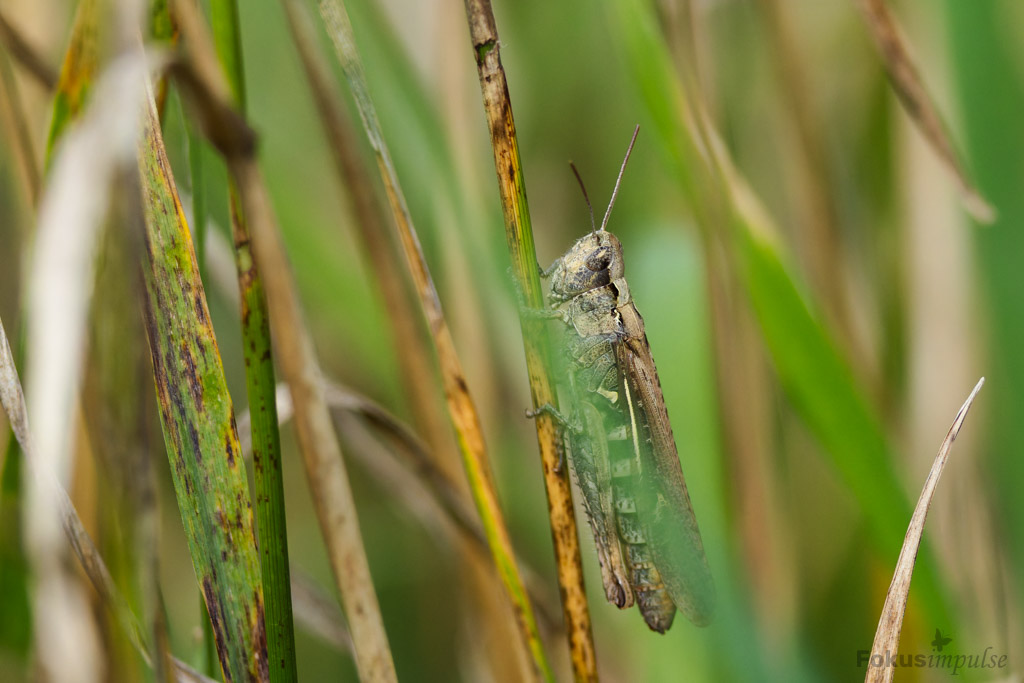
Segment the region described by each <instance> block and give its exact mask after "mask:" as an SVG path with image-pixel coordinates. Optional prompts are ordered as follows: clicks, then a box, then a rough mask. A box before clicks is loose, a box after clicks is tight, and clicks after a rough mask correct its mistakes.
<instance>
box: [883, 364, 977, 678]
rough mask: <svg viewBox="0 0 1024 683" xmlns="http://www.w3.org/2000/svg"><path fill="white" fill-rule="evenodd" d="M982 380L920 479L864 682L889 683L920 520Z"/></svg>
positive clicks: (921, 530)
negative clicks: (879, 662)
mask: <svg viewBox="0 0 1024 683" xmlns="http://www.w3.org/2000/svg"><path fill="white" fill-rule="evenodd" d="M984 383H985V378H984V377H982V378H981V379H980V380H978V383H977V384H976V385H975V386H974V390H973V391H971V395H970V396H968V397H967V400H966V401H964V404H963V405H962V406H960V410H959V411H957V414H956V417H955V418H953V424H952V426H951V427H950V428H949V432H947V433H946V438H945V439H943V440H942V445H941V446H939V452H938V454H936V456H935V461H934V463H933V464H932V468H931V470H930V471H929V472H928V477H927V478H926V479H925V481H924V487H923V488H922V489H921V495H920V497H919V498H918V499H917V505H916V506H915V507H914V514H913V516H912V517H911V518H910V526H909V527H908V528H907V535H906V537H905V538H904V540H903V548H902V549H901V550H900V556H899V559H898V560H897V561H896V570H895V571H894V572H893V576H892V583H891V584H890V585H889V592H888V593H887V594H886V596H885V605H884V606H883V607H882V614H881V616H880V617H879V619H878V629H877V630H876V631H875V640H874V642H873V643H872V644H871V655H872V659H874V658H875V657H876V656H880V657H881V659H882V661H883V665H882V666H875V665H873V664H870V663H869V665H868V667H867V673H866V674H865V676H864V681H865V683H889V681H892V678H893V675H894V674H895V667H894V666H886V665H884V662H885V661H887V660H889V658H890V656H895V654H896V652H897V649H898V648H899V644H900V631H901V630H902V628H903V614H904V612H906V609H907V595H908V594H909V593H910V579H911V577H912V576H913V574H914V563H915V561H916V560H917V551H918V549H919V548H920V546H921V536H922V535H923V534H924V523H925V520H926V519H927V518H928V509H929V508H930V507H931V504H932V498H933V497H934V496H935V488H936V486H938V484H939V477H941V476H942V470H943V469H944V468H945V467H946V462H947V461H948V460H949V452H950V450H952V448H953V442H954V441H956V436H957V434H959V433H960V428H961V427H963V424H964V420H966V419H967V411H969V410H970V409H971V405H972V404H973V403H974V398H975V396H977V395H978V392H979V391H980V390H981V386H982V385H983V384H984Z"/></svg>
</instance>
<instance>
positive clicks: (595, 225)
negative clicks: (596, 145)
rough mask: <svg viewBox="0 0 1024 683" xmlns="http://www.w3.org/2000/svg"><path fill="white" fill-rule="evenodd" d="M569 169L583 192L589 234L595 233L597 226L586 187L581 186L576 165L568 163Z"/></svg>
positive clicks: (581, 179)
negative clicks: (588, 211)
mask: <svg viewBox="0 0 1024 683" xmlns="http://www.w3.org/2000/svg"><path fill="white" fill-rule="evenodd" d="M569 168H571V169H572V172H573V175H575V176H576V182H578V183H579V184H580V189H581V190H583V199H584V200H586V202H587V208H588V209H590V232H597V224H595V223H594V205H593V204H591V203H590V197H588V196H587V187H586V185H584V184H583V178H581V177H580V172H579V171H577V170H576V164H574V163H572V162H571V161H570V162H569Z"/></svg>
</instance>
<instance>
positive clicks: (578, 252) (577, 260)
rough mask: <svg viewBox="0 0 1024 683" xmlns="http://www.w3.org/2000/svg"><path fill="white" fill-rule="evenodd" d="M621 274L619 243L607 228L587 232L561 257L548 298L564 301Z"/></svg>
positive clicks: (621, 263) (552, 277) (552, 276)
mask: <svg viewBox="0 0 1024 683" xmlns="http://www.w3.org/2000/svg"><path fill="white" fill-rule="evenodd" d="M622 274H623V262H622V245H621V244H620V243H619V239H618V238H617V237H616V236H615V235H613V234H611V233H610V232H608V231H606V230H595V231H593V232H589V233H587V234H586V235H584V236H583V237H581V238H579V239H578V240H576V244H574V245H572V247H571V248H570V249H569V251H567V252H566V253H565V255H564V256H562V258H561V262H560V263H559V265H558V267H557V268H555V271H554V273H552V275H551V298H552V300H556V301H567V300H569V299H571V298H573V297H574V296H577V295H579V294H582V293H583V292H587V291H589V290H591V289H596V288H598V287H604V286H605V285H607V284H609V283H610V282H611V281H612V280H616V279H618V278H621V277H622Z"/></svg>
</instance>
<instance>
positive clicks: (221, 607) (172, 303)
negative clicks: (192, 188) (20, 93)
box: [139, 103, 268, 681]
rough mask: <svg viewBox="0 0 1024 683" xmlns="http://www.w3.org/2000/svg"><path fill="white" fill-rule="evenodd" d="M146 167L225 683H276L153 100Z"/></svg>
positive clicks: (225, 407)
mask: <svg viewBox="0 0 1024 683" xmlns="http://www.w3.org/2000/svg"><path fill="white" fill-rule="evenodd" d="M139 166H140V171H141V182H142V186H143V198H144V210H145V217H146V240H145V241H146V257H147V258H146V262H145V267H144V271H145V281H146V291H147V295H148V296H147V297H146V302H145V303H146V305H145V309H146V326H147V331H148V334H149V344H150V352H151V355H152V359H153V369H154V375H155V378H156V385H157V398H158V403H159V408H160V418H161V423H162V425H163V431H164V441H165V444H166V446H167V451H168V457H169V458H170V462H171V474H172V477H173V479H174V488H175V493H176V494H177V497H178V507H179V509H180V511H181V516H182V522H183V523H184V527H185V534H186V537H187V538H188V544H189V550H190V551H191V554H192V564H193V567H194V568H195V572H196V576H197V577H198V579H199V583H200V586H201V589H202V593H203V597H204V599H205V601H206V608H207V611H208V613H209V615H210V621H211V622H212V624H213V630H214V635H215V637H216V642H217V651H218V654H219V656H220V663H221V669H222V671H223V673H224V676H225V679H226V680H229V681H243V680H267V678H268V668H267V667H268V662H267V643H266V632H265V630H264V615H263V589H262V585H261V583H260V569H259V564H258V558H257V555H256V544H255V535H254V530H253V520H252V509H251V504H250V502H249V492H248V488H247V484H246V481H245V470H244V468H243V466H242V458H241V451H240V449H239V445H238V435H237V433H236V431H235V424H234V415H233V412H232V403H231V396H230V395H229V394H228V390H227V384H226V382H225V379H224V369H223V366H222V364H221V359H220V352H219V350H218V348H217V341H216V338H215V336H214V333H213V327H212V325H211V321H210V313H209V310H208V308H207V305H206V297H205V294H204V292H203V286H202V283H201V282H200V280H199V271H198V268H197V265H196V261H195V252H194V251H193V248H192V240H191V238H190V236H189V232H188V225H187V224H186V222H185V217H184V214H183V212H182V209H181V204H180V202H179V201H178V196H177V191H176V189H175V186H174V179H173V178H172V176H171V174H170V165H169V163H168V161H167V156H166V152H165V151H164V148H163V140H162V138H161V135H160V130H159V123H158V121H157V118H156V111H155V108H154V105H153V104H152V103H151V105H150V108H149V111H148V114H147V117H146V126H145V137H144V142H143V145H142V147H141V148H140V151H139Z"/></svg>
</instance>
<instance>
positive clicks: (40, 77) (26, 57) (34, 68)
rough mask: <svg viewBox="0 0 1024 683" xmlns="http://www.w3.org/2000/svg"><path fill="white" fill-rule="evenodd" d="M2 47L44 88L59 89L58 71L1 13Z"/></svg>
mask: <svg viewBox="0 0 1024 683" xmlns="http://www.w3.org/2000/svg"><path fill="white" fill-rule="evenodd" d="M0 45H3V46H4V49H6V50H7V51H8V52H10V53H11V56H12V57H14V58H15V59H16V60H18V63H19V64H21V65H22V66H23V67H25V70H26V71H27V72H28V73H29V74H31V75H32V77H33V78H34V79H36V81H38V83H39V84H40V85H41V86H43V88H45V89H46V90H53V89H54V88H55V87H57V71H56V69H54V68H53V67H52V66H50V64H49V63H48V62H47V61H46V60H45V59H43V57H42V55H40V54H39V51H38V50H36V49H35V48H34V47H33V46H32V45H31V44H30V43H29V42H28V40H26V39H25V37H24V36H22V35H21V32H20V31H19V30H18V29H16V28H15V27H14V26H13V25H12V24H11V22H9V21H8V20H7V17H6V16H5V15H4V14H3V13H0Z"/></svg>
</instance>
